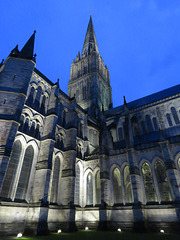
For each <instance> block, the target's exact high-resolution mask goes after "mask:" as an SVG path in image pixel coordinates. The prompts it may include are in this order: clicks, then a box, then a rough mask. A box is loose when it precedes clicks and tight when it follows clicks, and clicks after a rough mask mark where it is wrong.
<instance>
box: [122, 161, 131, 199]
mask: <svg viewBox="0 0 180 240" xmlns="http://www.w3.org/2000/svg"><path fill="white" fill-rule="evenodd" d="M124 191H125V202H126V203H132V199H133V198H132V188H131V179H130V173H129V167H128V166H126V167H125V168H124Z"/></svg>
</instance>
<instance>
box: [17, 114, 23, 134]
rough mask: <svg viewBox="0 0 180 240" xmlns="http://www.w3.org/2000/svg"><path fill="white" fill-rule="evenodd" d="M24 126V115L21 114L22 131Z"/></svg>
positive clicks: (20, 129)
mask: <svg viewBox="0 0 180 240" xmlns="http://www.w3.org/2000/svg"><path fill="white" fill-rule="evenodd" d="M23 127H24V115H21V117H20V126H19V129H18V130H19V131H22V130H23Z"/></svg>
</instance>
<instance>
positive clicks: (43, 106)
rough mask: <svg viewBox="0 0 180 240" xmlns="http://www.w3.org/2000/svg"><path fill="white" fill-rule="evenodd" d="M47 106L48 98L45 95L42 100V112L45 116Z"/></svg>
mask: <svg viewBox="0 0 180 240" xmlns="http://www.w3.org/2000/svg"><path fill="white" fill-rule="evenodd" d="M45 104H46V96H45V95H44V96H43V98H42V103H41V108H40V112H41V113H42V114H43V115H44V114H45Z"/></svg>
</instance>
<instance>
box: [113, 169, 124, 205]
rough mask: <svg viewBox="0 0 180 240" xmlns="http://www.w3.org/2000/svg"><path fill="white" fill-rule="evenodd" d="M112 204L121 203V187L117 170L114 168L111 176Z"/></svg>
mask: <svg viewBox="0 0 180 240" xmlns="http://www.w3.org/2000/svg"><path fill="white" fill-rule="evenodd" d="M112 184H113V195H114V203H122V202H123V201H122V185H121V175H120V171H119V169H118V168H117V167H116V168H115V169H114V170H113V175H112Z"/></svg>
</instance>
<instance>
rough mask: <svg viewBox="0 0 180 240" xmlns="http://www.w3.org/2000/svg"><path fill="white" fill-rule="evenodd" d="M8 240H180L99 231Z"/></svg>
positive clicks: (165, 235)
mask: <svg viewBox="0 0 180 240" xmlns="http://www.w3.org/2000/svg"><path fill="white" fill-rule="evenodd" d="M0 239H2V240H3V239H7V240H14V239H26V240H118V239H119V240H179V239H180V236H179V235H178V234H160V233H127V232H126V233H123V232H99V231H98V232H97V231H91V230H88V231H78V232H74V233H60V234H51V235H47V236H40V237H22V238H16V237H8V238H1V237H0Z"/></svg>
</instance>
